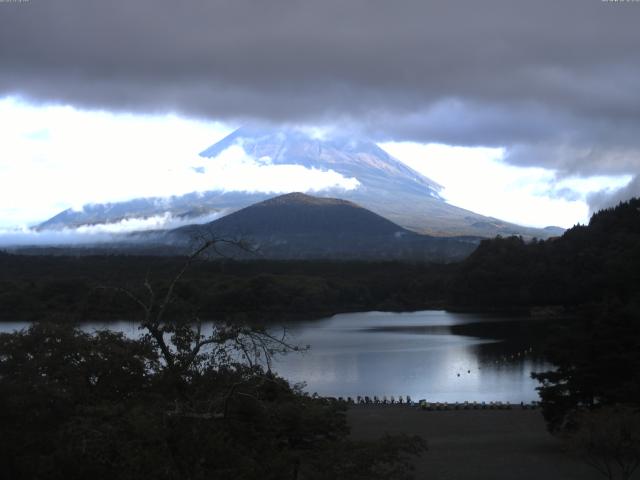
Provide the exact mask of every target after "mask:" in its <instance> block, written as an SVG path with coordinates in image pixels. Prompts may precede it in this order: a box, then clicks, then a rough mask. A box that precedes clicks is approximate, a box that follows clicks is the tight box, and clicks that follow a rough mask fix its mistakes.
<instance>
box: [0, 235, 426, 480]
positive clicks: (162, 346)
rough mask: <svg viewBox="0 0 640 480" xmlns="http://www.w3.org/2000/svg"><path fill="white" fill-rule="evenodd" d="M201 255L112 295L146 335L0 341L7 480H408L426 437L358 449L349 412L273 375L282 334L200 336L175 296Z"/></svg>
mask: <svg viewBox="0 0 640 480" xmlns="http://www.w3.org/2000/svg"><path fill="white" fill-rule="evenodd" d="M212 243H213V245H211V246H214V244H215V242H212ZM206 248H207V245H203V247H202V248H201V249H200V251H198V252H195V253H194V254H193V255H192V256H191V257H189V258H188V259H187V260H186V261H185V262H184V263H183V266H182V267H181V269H180V270H178V272H177V273H176V274H175V275H174V276H173V277H172V278H171V279H170V280H169V282H168V283H166V284H164V285H163V286H162V288H160V289H158V288H157V286H156V285H152V284H151V282H150V281H148V280H145V281H144V282H143V283H142V285H140V286H139V288H137V289H132V290H130V289H126V288H125V287H114V288H115V290H116V291H117V292H118V293H121V294H123V295H124V296H126V297H127V298H129V299H130V300H131V301H132V302H133V303H135V304H136V305H137V306H138V309H139V312H140V315H139V316H138V318H139V320H140V329H141V330H142V332H141V333H142V334H143V335H142V337H141V338H140V339H137V340H134V339H128V338H125V337H124V336H123V335H122V334H117V333H113V332H110V331H102V332H97V333H95V334H87V333H84V332H82V331H80V330H79V329H78V328H76V327H75V326H73V325H71V324H70V323H69V322H62V323H59V322H36V323H35V324H34V325H33V326H31V327H30V328H29V329H28V330H27V331H21V332H17V333H13V334H2V335H0V425H1V431H0V461H1V465H2V472H3V475H4V476H6V477H7V478H12V479H75V478H78V479H81V478H82V479H87V478H88V479H113V478H118V479H127V478H130V479H146V478H149V479H176V480H177V479H180V480H185V479H205V478H206V479H210V478H221V479H274V480H275V479H283V478H291V479H298V478H301V479H352V478H353V479H370V478H379V479H387V478H391V479H404V478H409V474H410V471H411V467H410V464H409V462H408V457H409V456H410V455H416V454H420V453H421V452H422V451H423V450H425V444H424V442H423V441H422V440H421V439H420V438H418V437H415V438H410V437H407V436H396V437H385V438H383V439H381V440H378V441H360V442H356V441H351V440H349V439H348V438H347V436H348V433H349V430H348V428H347V424H346V420H345V416H344V406H342V405H340V404H339V403H337V402H335V401H331V400H326V399H319V398H314V397H310V396H308V395H306V394H304V393H302V391H301V388H300V386H293V387H292V386H291V385H289V384H288V383H287V382H286V381H285V380H284V379H281V378H279V377H277V376H276V375H275V374H273V373H272V372H271V368H270V365H271V358H272V357H273V356H274V355H277V354H286V353H291V354H293V353H296V352H297V351H298V350H299V348H298V347H297V346H295V345H290V344H289V343H288V342H287V338H286V336H284V335H283V336H282V337H276V336H274V335H273V334H270V333H268V332H267V331H266V330H264V329H260V328H257V327H253V326H246V325H244V324H241V323H239V322H235V323H233V324H229V323H223V322H221V323H218V324H216V325H215V326H212V327H210V329H211V330H209V331H207V332H205V331H203V330H202V324H201V323H200V321H199V318H198V315H197V313H196V312H195V311H194V309H193V308H189V307H188V305H187V304H186V303H185V302H184V299H183V300H182V301H180V299H178V298H177V297H176V296H175V291H176V289H177V287H178V286H179V285H180V282H181V280H182V278H183V276H184V274H185V273H186V271H187V270H188V268H189V267H190V266H191V263H192V262H193V261H194V260H195V259H197V257H198V256H199V254H200V253H201V252H202V251H204V250H205V249H206ZM171 305H173V308H171V307H170V306H171ZM177 313H179V315H176V314H177ZM169 315H171V317H170V318H171V319H172V321H165V319H166V318H169V317H168V316H169Z"/></svg>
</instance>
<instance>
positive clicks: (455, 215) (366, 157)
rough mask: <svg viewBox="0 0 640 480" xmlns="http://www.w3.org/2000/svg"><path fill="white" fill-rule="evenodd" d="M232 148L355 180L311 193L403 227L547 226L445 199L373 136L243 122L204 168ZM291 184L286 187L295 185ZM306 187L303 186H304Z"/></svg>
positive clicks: (74, 220)
mask: <svg viewBox="0 0 640 480" xmlns="http://www.w3.org/2000/svg"><path fill="white" fill-rule="evenodd" d="M232 147H240V148H241V149H242V150H243V151H244V153H245V154H246V155H247V156H249V157H250V158H252V159H254V160H255V161H256V162H257V163H258V164H265V165H297V166H302V167H304V168H306V169H315V170H320V171H333V172H335V173H337V174H339V175H341V176H342V177H344V178H346V179H355V182H354V183H355V185H356V187H355V188H351V189H345V188H341V187H330V188H325V189H323V190H320V191H312V192H310V193H312V194H313V195H315V196H320V197H328V198H333V197H335V198H341V199H345V200H348V201H351V202H354V203H357V204H358V205H361V206H363V207H364V208H367V209H369V210H371V211H373V212H374V213H376V214H378V215H381V216H382V217H385V218H387V219H388V220H390V221H392V222H394V223H396V224H398V225H400V226H401V227H403V228H406V229H408V230H412V231H414V232H417V233H424V234H429V235H434V236H479V237H493V236H495V235H498V234H500V235H522V236H524V237H534V236H535V237H538V238H546V237H548V236H550V235H552V234H553V233H552V232H555V231H551V230H548V229H547V230H545V229H537V228H529V227H523V226H519V225H515V224H511V223H507V222H504V221H501V220H498V219H496V218H492V217H486V216H483V215H479V214H477V213H474V212H471V211H469V210H465V209H462V208H459V207H456V206H453V205H450V204H449V203H447V202H446V201H445V200H444V199H443V198H442V197H441V195H440V191H441V190H442V187H441V186H440V185H439V184H438V183H436V182H434V181H433V180H431V179H429V178H427V177H425V176H424V175H422V174H420V173H418V172H417V171H415V170H413V169H412V168H410V167H408V166H407V165H405V164H404V163H402V162H401V161H399V160H397V159H396V158H394V157H393V156H391V155H390V154H389V153H387V152H386V151H384V150H383V149H382V148H380V147H379V146H378V145H376V144H375V143H374V142H372V141H370V140H367V139H364V138H356V137H353V136H346V135H345V136H342V135H333V136H330V137H318V136H313V135H310V134H308V133H305V132H303V131H300V130H297V129H276V130H273V129H266V128H255V127H243V128H240V129H238V130H236V131H235V132H233V133H231V134H230V135H228V136H227V137H225V138H223V139H222V140H220V141H219V142H217V143H215V144H214V145H212V146H210V147H209V148H207V149H205V150H204V151H203V152H201V153H200V156H201V158H202V166H199V167H197V169H196V170H197V171H206V169H207V168H210V167H211V166H214V165H215V162H216V160H217V158H218V157H219V156H220V155H221V154H222V153H223V152H225V151H227V150H228V149H230V148H232ZM298 190H299V188H297V186H296V185H291V188H290V190H289V191H298ZM278 193H286V192H255V191H254V192H248V191H222V190H209V191H204V192H202V191H201V192H192V193H189V194H186V195H180V196H173V197H168V198H158V197H154V198H137V199H133V200H130V201H125V202H118V203H106V204H92V205H86V206H85V207H84V208H83V209H82V210H72V209H69V210H65V211H63V212H61V213H59V214H58V215H56V216H54V217H52V218H51V219H49V220H47V221H45V222H43V223H41V224H40V225H39V226H38V229H65V228H77V227H81V226H90V225H98V224H113V223H118V222H123V221H131V220H143V219H148V218H152V217H163V216H164V217H166V218H171V219H173V220H174V221H175V220H177V221H179V222H180V223H181V224H190V223H205V222H209V221H211V220H212V219H215V218H218V217H221V216H224V215H226V214H229V213H232V212H234V211H237V210H239V209H241V208H244V207H247V206H249V205H251V204H254V203H256V202H260V201H263V200H266V199H267V198H270V197H273V196H274V195H277V194H278ZM307 193H309V192H307Z"/></svg>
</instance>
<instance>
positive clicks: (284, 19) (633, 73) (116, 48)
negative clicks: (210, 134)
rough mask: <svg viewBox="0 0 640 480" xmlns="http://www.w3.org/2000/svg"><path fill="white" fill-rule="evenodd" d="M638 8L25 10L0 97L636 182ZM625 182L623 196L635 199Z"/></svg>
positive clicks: (9, 13) (330, 3) (8, 6)
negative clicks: (360, 140) (307, 131)
mask: <svg viewBox="0 0 640 480" xmlns="http://www.w3.org/2000/svg"><path fill="white" fill-rule="evenodd" d="M639 24H640V4H638V3H637V2H602V1H599V0H593V1H585V0H563V1H557V0H539V1H526V2H525V1H513V0H485V1H483V2H477V1H475V0H460V1H456V2H441V1H425V0H399V1H397V2H389V1H387V0H350V1H348V2H345V1H343V0H323V1H311V0H273V1H269V2H255V1H253V0H209V1H204V0H189V1H183V2H175V1H168V0H136V1H135V2H131V1H125V0H113V1H110V2H105V1H104V0H56V1H55V2H45V1H42V0H32V1H30V2H26V3H4V4H0V65H2V69H1V70H0V95H9V94H12V95H22V96H25V97H26V98H29V99H31V100H35V101H43V102H62V103H69V104H72V105H76V106H81V107H88V108H104V109H107V110H119V111H137V112H147V113H159V112H160V113H164V112H177V113H180V114H184V115H189V116H195V117H201V118H209V119H217V120H223V121H227V122H232V123H233V122H241V121H245V120H252V121H255V120H261V121H264V122H274V123H295V124H307V125H327V124H328V125H336V124H338V125H343V126H349V128H355V129H360V130H363V131H365V132H366V133H367V134H369V135H371V136H373V137H374V138H375V139H377V140H380V141H383V140H386V141H391V140H393V141H403V140H410V141H418V142H423V143H430V142H437V143H446V144H452V145H483V146H491V147H501V148H505V149H506V155H505V161H506V162H509V163H511V164H514V165H520V166H532V167H545V168H550V169H553V170H555V171H557V172H558V174H559V175H583V176H587V175H621V174H634V175H635V174H637V172H638V171H640V135H638V132H639V131H640V90H639V88H640V87H639V86H640V58H639V54H638V48H637V45H638V42H639V41H640V29H639V28H638V25H639ZM637 185H638V182H637V177H636V181H634V182H632V183H631V185H630V187H632V188H631V189H630V190H629V191H628V192H627V193H629V194H634V193H640V192H638V190H637Z"/></svg>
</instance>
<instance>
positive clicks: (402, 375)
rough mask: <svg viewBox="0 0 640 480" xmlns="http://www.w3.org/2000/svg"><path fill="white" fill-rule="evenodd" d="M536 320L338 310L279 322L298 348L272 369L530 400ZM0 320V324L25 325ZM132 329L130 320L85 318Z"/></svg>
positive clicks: (344, 382)
mask: <svg viewBox="0 0 640 480" xmlns="http://www.w3.org/2000/svg"><path fill="white" fill-rule="evenodd" d="M534 323H535V322H532V321H524V320H523V319H519V318H510V317H501V318H496V317H492V316H487V315H477V314H466V313H465V314H455V313H449V312H445V311H422V312H412V313H387V312H364V313H348V314H339V315H335V316H333V317H330V318H325V319H321V320H313V321H303V322H300V321H298V322H295V323H294V322H292V323H289V324H287V325H286V328H287V331H288V334H289V338H290V341H291V342H292V343H295V344H298V345H307V344H308V345H310V346H311V349H310V350H309V351H307V352H304V353H290V354H288V355H285V356H281V357H278V358H277V359H276V360H275V362H274V370H276V371H277V372H278V373H279V374H280V375H282V376H283V377H285V378H287V379H289V380H290V381H292V382H302V381H304V382H306V384H307V386H306V390H307V391H308V392H309V393H313V392H317V393H318V394H319V395H322V396H336V397H337V396H344V397H346V396H351V397H355V396H357V395H362V396H364V395H369V396H373V395H378V396H379V397H382V396H384V395H386V396H390V395H394V396H396V397H397V396H398V395H403V396H404V395H410V396H411V398H412V399H414V400H417V399H421V398H426V399H428V400H429V401H447V402H456V401H458V402H462V401H487V402H489V401H502V402H505V401H508V402H515V403H519V402H521V401H525V402H528V401H531V400H537V399H538V395H537V392H536V390H535V387H536V386H537V382H536V381H534V380H532V379H531V377H530V374H531V372H532V371H543V370H546V369H548V368H550V366H549V365H548V364H547V363H545V362H544V360H543V359H542V358H540V357H539V356H538V354H537V352H538V351H539V348H540V337H539V335H537V334H536V332H537V330H536V328H535V325H534ZM26 326H27V324H26V323H22V322H19V323H2V324H0V331H5V332H6V331H13V330H15V329H20V328H25V327H26ZM107 327H108V328H111V329H113V330H118V331H122V332H124V333H125V334H127V335H129V336H137V335H138V330H137V325H136V324H135V323H133V322H115V323H109V324H86V325H85V326H84V328H85V329H87V330H89V331H90V330H94V329H96V328H107Z"/></svg>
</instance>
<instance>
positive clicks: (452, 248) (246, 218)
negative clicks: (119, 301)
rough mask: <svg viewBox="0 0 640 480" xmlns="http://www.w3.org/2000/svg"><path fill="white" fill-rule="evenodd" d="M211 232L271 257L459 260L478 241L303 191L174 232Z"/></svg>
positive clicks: (188, 237)
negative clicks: (409, 226)
mask: <svg viewBox="0 0 640 480" xmlns="http://www.w3.org/2000/svg"><path fill="white" fill-rule="evenodd" d="M207 236H216V237H222V238H239V239H242V240H245V241H249V242H250V243H251V244H252V245H254V246H255V248H256V251H257V255H260V256H263V257H265V258H335V259H345V258H350V259H355V258H360V259H373V258H375V259H415V260H430V261H453V260H459V259H461V258H464V257H466V256H467V255H468V254H469V253H471V251H473V249H474V248H475V247H476V245H477V241H478V240H477V239H471V238H435V237H430V236H426V235H419V234H416V233H414V232H411V231H409V230H406V229H404V228H402V227H400V226H398V225H396V224H394V223H393V222H391V221H389V220H387V219H385V218H383V217H381V216H380V215H377V214H375V213H373V212H371V211H369V210H367V209H365V208H362V207H360V206H359V205H356V204H354V203H352V202H349V201H345V200H340V199H336V198H320V197H313V196H309V195H305V194H303V193H291V194H287V195H282V196H279V197H275V198H272V199H269V200H266V201H263V202H260V203H257V204H255V205H252V206H249V207H247V208H244V209H242V210H239V211H237V212H235V213H232V214H230V215H227V216H226V217H223V218H221V219H218V220H216V221H213V222H211V223H208V224H205V225H190V226H186V227H181V228H178V229H175V230H173V231H171V232H170V234H169V238H173V239H177V240H178V241H182V242H193V241H197V239H199V238H203V237H207Z"/></svg>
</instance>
